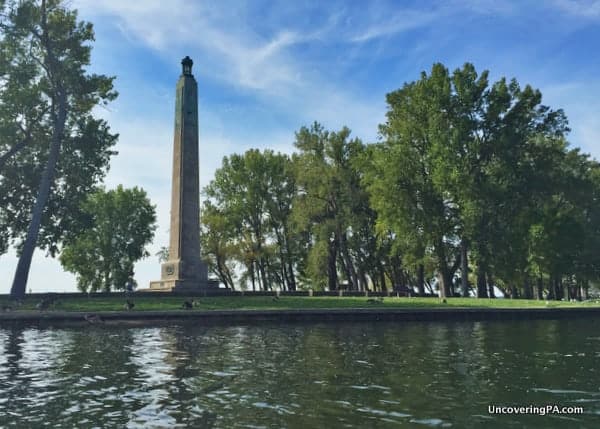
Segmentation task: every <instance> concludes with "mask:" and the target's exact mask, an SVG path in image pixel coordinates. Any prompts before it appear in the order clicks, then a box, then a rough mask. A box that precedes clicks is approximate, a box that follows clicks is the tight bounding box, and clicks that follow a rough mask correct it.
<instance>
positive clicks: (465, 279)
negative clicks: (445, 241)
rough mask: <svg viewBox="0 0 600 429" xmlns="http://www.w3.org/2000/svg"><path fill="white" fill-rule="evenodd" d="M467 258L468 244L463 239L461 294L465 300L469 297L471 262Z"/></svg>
mask: <svg viewBox="0 0 600 429" xmlns="http://www.w3.org/2000/svg"><path fill="white" fill-rule="evenodd" d="M467 258H468V256H467V242H466V240H465V239H464V238H463V240H462V241H461V242H460V279H461V289H462V290H461V292H462V296H463V297H464V298H467V297H468V296H469V260H468V259H467Z"/></svg>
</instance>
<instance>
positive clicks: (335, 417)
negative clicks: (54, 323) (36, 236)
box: [0, 319, 600, 429]
mask: <svg viewBox="0 0 600 429" xmlns="http://www.w3.org/2000/svg"><path fill="white" fill-rule="evenodd" d="M599 322H600V321H599V320H595V319H586V320H573V321H519V322H486V323H483V322H482V323H474V322H470V323H457V322H452V323H450V322H448V323H420V322H415V323H407V322H402V323H361V324H358V323H345V324H338V323H336V324H292V325H254V326H235V327H226V326H216V327H203V326H194V325H178V326H170V327H147V328H125V327H123V328H118V327H107V326H90V327H88V328H72V329H69V328H66V329H63V328H61V329H34V328H20V329H3V328H0V427H18V428H28V427H32V428H38V427H65V428H73V427H77V428H92V427H98V428H109V427H110V428H113V427H114V428H122V427H128V428H137V427H139V428H142V427H143V428H149V427H206V428H211V427H215V428H233V427H240V428H263V427H264V428H271V427H277V428H280V427H288V428H331V429H333V428H341V427H348V428H388V427H389V428H394V427H410V428H413V427H414V428H419V427H423V428H427V427H455V428H470V427H473V428H477V427H483V426H485V427H487V428H510V427H515V428H521V427H531V428H541V427H544V428H563V427H577V428H586V427H587V428H598V427H600V373H599V371H600V365H599V364H600V330H599ZM549 404H551V405H558V406H561V407H563V406H564V407H575V406H581V407H583V409H584V413H583V414H572V415H558V414H552V415H549V414H547V415H545V416H542V415H514V414H513V415H499V414H494V413H489V412H488V406H489V405H496V406H528V405H532V406H539V407H542V406H543V407H545V406H546V405H549Z"/></svg>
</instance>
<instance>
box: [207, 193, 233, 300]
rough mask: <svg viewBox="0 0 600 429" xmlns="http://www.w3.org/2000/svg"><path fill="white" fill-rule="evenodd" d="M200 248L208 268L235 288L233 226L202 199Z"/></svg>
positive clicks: (229, 286) (226, 284)
mask: <svg viewBox="0 0 600 429" xmlns="http://www.w3.org/2000/svg"><path fill="white" fill-rule="evenodd" d="M200 219H201V223H200V248H201V249H202V259H203V260H205V261H206V262H207V264H208V269H209V270H210V271H211V272H212V273H213V274H215V275H216V276H217V277H218V278H219V280H220V281H221V282H222V283H223V284H224V285H225V286H226V287H228V288H230V289H235V261H236V260H237V259H239V255H238V249H237V246H236V244H235V234H234V231H235V226H234V225H232V224H231V223H230V221H231V219H229V218H228V217H227V216H226V215H225V214H224V213H222V212H220V211H219V209H218V208H216V207H215V206H214V205H213V204H212V203H211V202H210V201H204V204H203V207H202V212H201V214H200Z"/></svg>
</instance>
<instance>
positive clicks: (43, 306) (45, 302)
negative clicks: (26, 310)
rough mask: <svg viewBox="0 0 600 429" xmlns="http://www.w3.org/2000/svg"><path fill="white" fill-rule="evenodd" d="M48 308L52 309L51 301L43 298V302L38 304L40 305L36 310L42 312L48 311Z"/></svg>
mask: <svg viewBox="0 0 600 429" xmlns="http://www.w3.org/2000/svg"><path fill="white" fill-rule="evenodd" d="M48 307H50V300H49V299H47V298H42V300H41V301H40V302H38V304H37V305H36V306H35V308H37V309H38V310H40V311H44V310H47V309H48Z"/></svg>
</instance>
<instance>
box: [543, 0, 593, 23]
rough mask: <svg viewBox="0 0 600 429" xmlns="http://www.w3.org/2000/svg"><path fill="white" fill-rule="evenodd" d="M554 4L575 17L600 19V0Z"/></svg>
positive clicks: (579, 0) (571, 0)
mask: <svg viewBox="0 0 600 429" xmlns="http://www.w3.org/2000/svg"><path fill="white" fill-rule="evenodd" d="M553 4H554V5H555V6H556V7H557V8H559V9H560V10H562V11H563V12H566V13H568V14H570V15H573V16H578V17H585V18H593V19H597V18H600V0H554V1H553Z"/></svg>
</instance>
